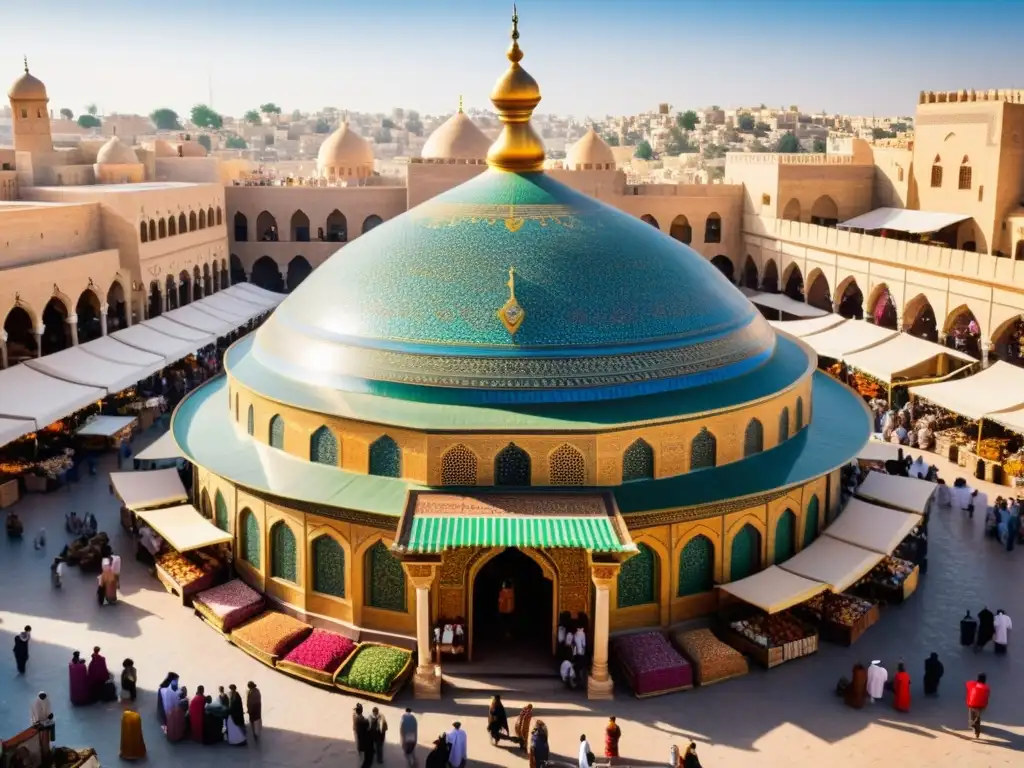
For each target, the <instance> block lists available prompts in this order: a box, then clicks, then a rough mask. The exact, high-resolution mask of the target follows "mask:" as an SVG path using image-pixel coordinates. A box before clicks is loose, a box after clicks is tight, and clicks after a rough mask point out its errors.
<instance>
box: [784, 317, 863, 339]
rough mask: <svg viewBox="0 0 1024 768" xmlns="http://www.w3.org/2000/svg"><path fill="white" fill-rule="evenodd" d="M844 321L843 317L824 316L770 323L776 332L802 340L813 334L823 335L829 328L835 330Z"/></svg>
mask: <svg viewBox="0 0 1024 768" xmlns="http://www.w3.org/2000/svg"><path fill="white" fill-rule="evenodd" d="M843 320H844V318H843V317H842V315H822V316H821V317H813V318H808V319H807V320H769V321H768V322H769V324H770V325H771V326H772V327H773V328H775V329H776V330H779V331H785V332H786V333H788V334H790V335H791V336H796V337H797V338H799V339H802V338H803V337H804V336H810V335H811V334H812V333H821V332H822V331H825V330H828V329H829V328H834V327H835V326H837V325H839V324H840V323H841V322H843Z"/></svg>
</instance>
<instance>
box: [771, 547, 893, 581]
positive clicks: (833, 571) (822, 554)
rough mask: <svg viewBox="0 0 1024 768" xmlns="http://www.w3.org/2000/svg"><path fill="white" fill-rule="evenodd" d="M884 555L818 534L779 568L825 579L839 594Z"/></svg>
mask: <svg viewBox="0 0 1024 768" xmlns="http://www.w3.org/2000/svg"><path fill="white" fill-rule="evenodd" d="M883 557H885V555H882V554H880V553H878V552H872V551H871V550H869V549H863V548H861V547H857V546H854V545H853V544H847V543H846V542H845V541H839V539H833V538H832V537H831V536H819V537H818V538H816V539H815V540H814V541H813V542H812V543H811V544H810V545H809V546H807V547H804V548H803V549H802V550H800V551H799V552H798V553H797V554H795V555H793V557H791V558H789V560H786V561H785V562H784V563H782V565H780V566H779V567H780V568H782V570H784V571H789V572H790V573H795V574H796V575H797V576H803V577H804V578H806V579H812V580H814V581H821V582H824V583H825V584H828V586H829V589H831V590H832V591H833V592H837V593H838V592H843V591H845V590H846V589H848V588H849V587H851V586H853V585H854V584H856V583H857V582H858V581H860V580H861V579H862V578H863V577H864V576H865V575H866V574H867V573H868V572H869V571H870V570H871V569H872V568H874V567H875V566H876V565H878V564H879V563H880V562H882V558H883Z"/></svg>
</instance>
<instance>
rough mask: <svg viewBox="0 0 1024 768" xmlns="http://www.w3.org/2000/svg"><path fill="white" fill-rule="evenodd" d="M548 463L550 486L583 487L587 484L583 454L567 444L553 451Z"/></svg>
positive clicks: (585, 463)
mask: <svg viewBox="0 0 1024 768" xmlns="http://www.w3.org/2000/svg"><path fill="white" fill-rule="evenodd" d="M549 462H550V464H549V471H550V473H551V485H584V484H585V483H586V482H587V462H586V461H585V460H584V458H583V454H582V453H580V452H579V451H578V450H577V449H575V448H573V447H572V446H571V445H569V444H568V443H565V444H563V445H560V446H558V447H557V448H556V449H555V450H553V451H552V452H551V458H550V459H549Z"/></svg>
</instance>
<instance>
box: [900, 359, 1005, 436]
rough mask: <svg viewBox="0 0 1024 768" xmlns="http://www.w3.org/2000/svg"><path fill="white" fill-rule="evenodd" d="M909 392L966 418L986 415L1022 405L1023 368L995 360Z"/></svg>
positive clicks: (977, 417) (911, 389)
mask: <svg viewBox="0 0 1024 768" xmlns="http://www.w3.org/2000/svg"><path fill="white" fill-rule="evenodd" d="M910 394H912V395H914V396H916V397H923V398H924V399H925V400H927V401H928V402H930V403H935V405H938V406H941V407H943V408H945V409H947V410H950V411H953V413H959V414H960V415H961V416H966V417H967V418H969V419H980V418H988V416H987V414H990V413H995V412H996V411H1009V410H1013V409H1016V408H1020V407H1022V406H1024V368H1018V367H1017V366H1015V365H1011V364H1010V363H1004V362H1003V361H1002V360H997V361H996V362H994V363H992V365H990V366H989V367H988V368H985V369H984V370H981V371H978V372H977V373H976V374H974V375H973V376H968V377H966V378H963V379H956V380H955V381H943V382H940V383H939V384H922V385H921V386H919V387H911V388H910ZM996 421H998V419H996Z"/></svg>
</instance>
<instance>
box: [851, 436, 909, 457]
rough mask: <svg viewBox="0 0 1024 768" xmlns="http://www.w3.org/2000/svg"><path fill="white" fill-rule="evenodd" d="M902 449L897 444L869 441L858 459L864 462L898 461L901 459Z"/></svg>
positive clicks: (858, 455) (861, 450)
mask: <svg viewBox="0 0 1024 768" xmlns="http://www.w3.org/2000/svg"><path fill="white" fill-rule="evenodd" d="M900 448H901V446H899V445H896V444H895V443H886V442H883V441H881V440H868V442H867V444H866V445H865V446H864V447H863V448H861V449H860V452H859V453H858V454H857V458H858V459H863V460H864V461H896V459H898V458H899V454H900Z"/></svg>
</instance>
